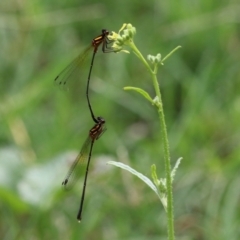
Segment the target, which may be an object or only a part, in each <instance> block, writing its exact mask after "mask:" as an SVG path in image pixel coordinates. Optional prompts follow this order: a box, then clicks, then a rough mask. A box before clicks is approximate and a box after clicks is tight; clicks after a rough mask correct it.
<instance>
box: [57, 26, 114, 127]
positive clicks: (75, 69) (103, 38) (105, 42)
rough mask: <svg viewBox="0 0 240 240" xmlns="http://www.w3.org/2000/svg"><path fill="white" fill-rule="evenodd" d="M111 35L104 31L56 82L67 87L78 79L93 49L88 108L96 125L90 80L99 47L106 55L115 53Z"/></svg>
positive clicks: (88, 81)
mask: <svg viewBox="0 0 240 240" xmlns="http://www.w3.org/2000/svg"><path fill="white" fill-rule="evenodd" d="M109 34H110V33H109V31H107V30H106V29H103V30H102V34H101V35H99V36H97V37H95V38H94V39H93V40H92V43H91V45H90V46H89V47H88V48H87V49H85V51H83V53H81V54H80V55H79V56H78V57H77V58H75V59H74V60H73V61H72V62H71V63H70V64H69V65H68V66H67V67H66V68H65V69H63V71H62V72H60V74H59V75H58V76H57V77H56V78H55V80H54V81H55V83H56V84H58V85H60V86H65V85H67V83H68V81H70V79H72V78H74V77H76V78H77V77H79V76H77V73H79V71H80V69H81V67H82V63H83V62H84V61H85V59H86V57H87V56H88V55H89V53H90V52H91V50H92V49H93V54H92V60H91V63H90V69H89V73H88V78H87V89H86V96H87V102H88V107H89V110H90V113H91V116H92V119H93V121H94V122H95V123H98V120H97V118H96V117H95V115H94V113H93V110H92V106H91V104H90V100H89V95H88V92H89V83H90V78H91V73H92V68H93V63H94V59H95V55H96V53H97V51H98V48H99V46H100V45H101V44H102V51H103V52H104V53H109V52H113V49H112V48H111V46H110V45H109V44H111V43H112V41H111V40H109V38H108V35H109Z"/></svg>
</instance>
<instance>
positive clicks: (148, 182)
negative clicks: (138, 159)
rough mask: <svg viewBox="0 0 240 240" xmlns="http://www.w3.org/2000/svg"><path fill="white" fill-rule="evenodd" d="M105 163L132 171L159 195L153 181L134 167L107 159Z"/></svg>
mask: <svg viewBox="0 0 240 240" xmlns="http://www.w3.org/2000/svg"><path fill="white" fill-rule="evenodd" d="M107 164H111V165H114V166H116V167H119V168H122V169H124V170H127V171H128V172H130V173H132V174H133V175H135V176H137V177H138V178H140V179H141V180H142V181H143V182H145V183H146V184H147V185H148V186H149V187H150V188H151V189H152V190H153V191H154V192H155V193H156V194H157V195H158V196H159V194H158V190H157V188H156V186H155V185H154V184H153V182H152V181H151V180H150V179H149V178H148V177H146V176H144V175H143V174H142V173H140V172H138V171H136V170H135V169H133V168H131V167H129V166H128V165H126V164H124V163H121V162H115V161H108V162H107Z"/></svg>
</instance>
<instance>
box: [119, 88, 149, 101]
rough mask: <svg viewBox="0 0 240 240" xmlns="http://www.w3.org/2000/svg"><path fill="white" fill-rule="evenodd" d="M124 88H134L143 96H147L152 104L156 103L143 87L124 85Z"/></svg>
mask: <svg viewBox="0 0 240 240" xmlns="http://www.w3.org/2000/svg"><path fill="white" fill-rule="evenodd" d="M123 89H124V90H133V91H136V92H138V93H140V94H141V95H142V96H143V97H145V98H146V99H147V100H148V101H149V102H150V103H151V104H154V103H153V100H152V98H151V97H150V95H149V94H148V93H147V92H146V91H144V90H143V89H141V88H136V87H124V88H123Z"/></svg>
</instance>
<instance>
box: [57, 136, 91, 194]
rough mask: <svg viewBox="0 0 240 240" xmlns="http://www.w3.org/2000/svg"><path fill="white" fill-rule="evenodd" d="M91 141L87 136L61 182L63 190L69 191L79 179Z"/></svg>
mask: <svg viewBox="0 0 240 240" xmlns="http://www.w3.org/2000/svg"><path fill="white" fill-rule="evenodd" d="M92 141H93V140H92V139H91V137H90V136H89V137H88V138H87V139H86V141H85V142H84V144H83V146H82V149H81V151H80V153H79V154H78V156H77V158H76V159H75V161H74V162H73V163H72V165H71V167H70V169H69V171H68V173H67V175H66V177H65V179H64V180H63V182H62V185H63V187H64V188H65V189H67V190H69V189H71V188H72V187H73V186H74V185H75V183H76V181H77V180H78V179H79V178H80V176H81V175H82V172H83V163H84V162H86V160H87V159H88V157H89V150H90V145H91V142H92Z"/></svg>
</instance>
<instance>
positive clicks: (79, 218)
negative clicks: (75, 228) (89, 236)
mask: <svg viewBox="0 0 240 240" xmlns="http://www.w3.org/2000/svg"><path fill="white" fill-rule="evenodd" d="M77 220H78V222H79V223H81V221H82V218H81V216H79V215H78V216H77Z"/></svg>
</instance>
